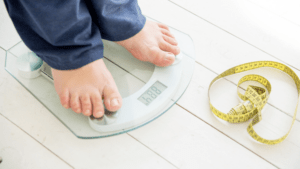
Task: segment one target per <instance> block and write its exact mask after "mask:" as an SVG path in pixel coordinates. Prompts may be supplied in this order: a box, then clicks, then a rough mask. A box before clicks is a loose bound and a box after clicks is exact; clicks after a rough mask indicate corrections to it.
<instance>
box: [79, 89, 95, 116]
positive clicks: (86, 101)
mask: <svg viewBox="0 0 300 169" xmlns="http://www.w3.org/2000/svg"><path fill="white" fill-rule="evenodd" d="M80 101H81V107H82V113H83V114H84V115H85V116H90V115H92V103H91V99H90V95H88V94H84V95H83V96H81V97H80Z"/></svg>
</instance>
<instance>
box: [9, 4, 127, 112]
mask: <svg viewBox="0 0 300 169" xmlns="http://www.w3.org/2000/svg"><path fill="white" fill-rule="evenodd" d="M5 4H6V7H7V10H8V13H9V15H10V17H11V19H12V21H13V23H14V25H15V27H16V29H17V31H18V33H19V35H20V36H21V38H22V39H23V41H24V43H25V44H26V45H27V46H28V47H29V48H30V49H31V50H32V51H34V52H35V53H36V54H37V55H38V56H39V57H41V58H42V59H43V60H44V61H45V62H47V63H48V64H49V65H50V66H51V67H52V68H53V69H52V73H53V77H54V85H55V89H56V91H57V93H58V95H59V96H60V99H61V103H62V105H64V107H66V108H69V107H71V108H72V109H73V110H74V111H75V112H77V113H80V112H82V113H83V114H85V115H86V116H90V115H91V114H92V113H93V115H94V116H95V117H101V116H102V115H103V113H104V109H103V104H102V96H104V100H105V101H104V102H105V104H106V107H107V108H108V109H109V110H111V111H116V110H117V109H119V108H120V107H121V105H122V99H121V97H120V94H119V92H118V89H117V87H116V85H115V83H114V80H113V78H112V76H111V74H110V73H109V71H108V70H107V68H106V67H105V65H104V62H103V60H102V59H101V58H102V57H103V43H102V41H101V33H100V31H99V29H98V28H97V26H96V25H95V24H94V23H93V22H92V18H91V16H90V14H89V11H88V9H87V7H86V4H85V2H84V1H82V0H64V1H55V2H54V1H31V0H5ZM71 69H72V70H71Z"/></svg>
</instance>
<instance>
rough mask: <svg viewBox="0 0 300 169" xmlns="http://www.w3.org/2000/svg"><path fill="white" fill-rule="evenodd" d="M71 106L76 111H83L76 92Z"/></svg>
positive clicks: (72, 97) (72, 96)
mask: <svg viewBox="0 0 300 169" xmlns="http://www.w3.org/2000/svg"><path fill="white" fill-rule="evenodd" d="M70 106H71V108H72V110H73V111H74V112H76V113H81V104H80V100H79V95H78V94H76V93H75V94H72V95H71V99H70Z"/></svg>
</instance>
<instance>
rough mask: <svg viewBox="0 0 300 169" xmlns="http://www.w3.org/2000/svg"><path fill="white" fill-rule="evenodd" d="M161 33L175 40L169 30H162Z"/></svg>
mask: <svg viewBox="0 0 300 169" xmlns="http://www.w3.org/2000/svg"><path fill="white" fill-rule="evenodd" d="M161 33H162V34H164V35H166V36H169V37H171V38H174V39H175V36H174V35H173V34H172V33H171V32H170V31H169V30H166V29H163V28H162V29H161Z"/></svg>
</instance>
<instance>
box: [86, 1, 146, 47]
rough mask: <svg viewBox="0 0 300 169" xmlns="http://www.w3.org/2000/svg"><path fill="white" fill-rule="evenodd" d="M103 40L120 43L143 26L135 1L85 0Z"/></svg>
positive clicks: (143, 18)
mask: <svg viewBox="0 0 300 169" xmlns="http://www.w3.org/2000/svg"><path fill="white" fill-rule="evenodd" d="M85 1H86V4H87V6H88V9H89V10H90V13H91V16H92V18H93V21H94V22H95V23H96V24H97V26H98V27H99V29H100V32H101V36H102V38H103V39H106V40H110V41H122V40H125V39H128V38H130V37H132V36H134V35H135V34H137V33H138V32H139V31H140V30H142V28H143V27H144V25H145V22H146V18H145V17H144V16H143V15H142V12H141V10H140V7H139V5H138V2H137V0H85Z"/></svg>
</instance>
